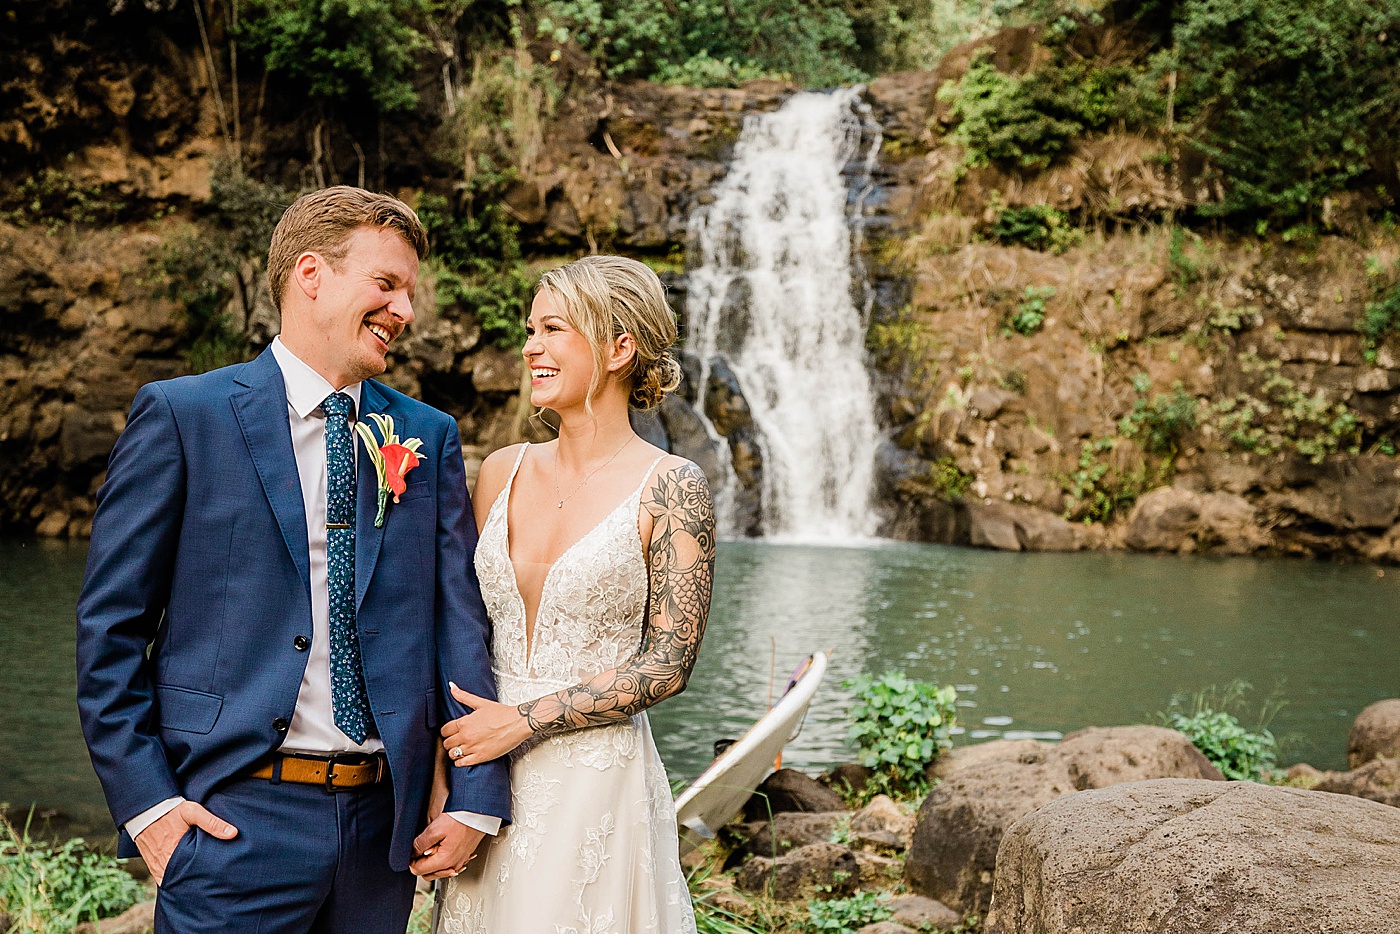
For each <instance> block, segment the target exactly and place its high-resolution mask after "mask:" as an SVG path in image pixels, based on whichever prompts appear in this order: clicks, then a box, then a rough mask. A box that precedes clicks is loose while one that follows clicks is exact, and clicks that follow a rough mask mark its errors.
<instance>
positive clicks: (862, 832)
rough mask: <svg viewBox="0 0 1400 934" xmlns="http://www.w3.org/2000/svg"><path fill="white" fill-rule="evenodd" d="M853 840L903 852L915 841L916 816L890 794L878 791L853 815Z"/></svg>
mask: <svg viewBox="0 0 1400 934" xmlns="http://www.w3.org/2000/svg"><path fill="white" fill-rule="evenodd" d="M851 840H852V841H853V842H854V843H856V844H858V845H862V846H873V847H877V848H883V849H891V850H898V851H901V852H902V851H904V850H907V849H909V844H910V843H912V842H913V841H914V816H913V815H912V814H908V813H906V812H905V810H904V809H903V808H901V807H900V806H899V805H897V804H895V803H894V801H893V800H891V798H890V797H889V795H876V796H875V797H874V798H873V799H871V801H870V803H869V804H867V805H866V806H865V807H863V808H861V809H860V810H859V811H857V812H856V813H855V814H853V815H852V816H851Z"/></svg>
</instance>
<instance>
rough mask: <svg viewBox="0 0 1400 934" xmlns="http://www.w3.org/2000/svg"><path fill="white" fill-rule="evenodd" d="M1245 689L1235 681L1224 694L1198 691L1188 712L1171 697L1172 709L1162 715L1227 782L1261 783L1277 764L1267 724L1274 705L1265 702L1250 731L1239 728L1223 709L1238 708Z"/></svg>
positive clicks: (1176, 699) (1272, 740)
mask: <svg viewBox="0 0 1400 934" xmlns="http://www.w3.org/2000/svg"><path fill="white" fill-rule="evenodd" d="M1249 690H1250V685H1249V684H1248V683H1247V682H1244V681H1235V682H1232V683H1231V684H1230V685H1229V686H1228V687H1226V688H1225V690H1224V691H1217V690H1215V689H1214V688H1212V689H1211V690H1209V691H1204V692H1201V693H1199V694H1196V695H1195V696H1194V697H1193V698H1192V701H1191V711H1190V713H1187V712H1185V711H1183V710H1181V709H1180V708H1181V707H1182V706H1183V701H1184V698H1182V697H1181V696H1177V697H1173V698H1172V705H1171V706H1172V708H1173V709H1172V710H1170V711H1168V712H1167V713H1165V714H1163V715H1162V720H1163V721H1164V722H1165V723H1166V724H1167V725H1168V726H1170V727H1171V728H1172V729H1174V730H1178V731H1179V732H1181V733H1183V734H1185V735H1186V737H1187V738H1188V739H1190V740H1191V742H1192V743H1194V744H1195V746H1196V748H1197V749H1199V750H1200V751H1201V754H1202V755H1204V756H1205V757H1206V758H1207V759H1209V760H1210V761H1211V762H1212V763H1214V764H1215V766H1216V768H1218V769H1220V772H1221V774H1223V775H1224V776H1225V777H1226V778H1227V779H1230V780H1231V781H1262V780H1263V779H1264V778H1265V777H1266V776H1267V774H1268V773H1269V772H1271V771H1273V769H1274V766H1275V765H1276V764H1277V748H1278V744H1277V743H1276V742H1275V740H1274V735H1273V734H1272V733H1270V732H1269V730H1268V723H1269V721H1270V720H1272V719H1273V716H1274V714H1276V713H1277V712H1278V709H1279V708H1278V706H1277V705H1276V704H1273V703H1271V702H1269V701H1266V702H1265V704H1264V707H1263V709H1262V710H1261V712H1260V715H1259V723H1258V726H1256V727H1255V729H1253V730H1248V729H1245V728H1244V727H1243V726H1241V725H1240V721H1239V719H1238V718H1237V717H1236V716H1235V715H1234V714H1232V713H1229V712H1228V710H1227V708H1229V707H1232V706H1238V705H1239V702H1240V700H1241V698H1242V697H1243V696H1244V695H1245V694H1246V693H1248V691H1249Z"/></svg>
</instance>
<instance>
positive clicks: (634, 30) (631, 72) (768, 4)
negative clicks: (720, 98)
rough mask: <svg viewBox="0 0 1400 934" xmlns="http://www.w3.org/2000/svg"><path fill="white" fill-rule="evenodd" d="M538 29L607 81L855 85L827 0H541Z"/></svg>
mask: <svg viewBox="0 0 1400 934" xmlns="http://www.w3.org/2000/svg"><path fill="white" fill-rule="evenodd" d="M539 12H540V16H539V20H538V29H539V32H540V33H541V34H542V35H547V36H549V37H550V38H552V39H554V41H556V42H560V43H564V42H567V41H569V40H573V41H576V42H577V43H578V44H579V45H580V46H581V47H583V48H584V49H585V50H587V51H588V53H589V54H590V55H591V56H592V57H593V59H594V61H595V62H597V63H598V67H599V68H600V70H601V71H602V72H603V73H604V74H605V75H607V76H608V77H610V78H650V79H653V80H657V81H664V82H668V83H673V84H699V85H732V84H737V83H738V82H740V81H745V80H748V79H751V78H756V77H762V76H782V77H789V78H791V79H792V80H795V81H797V82H799V83H801V84H804V85H807V86H809V87H811V86H827V85H835V84H849V83H851V82H853V81H857V80H860V78H861V77H862V75H861V73H860V72H859V71H858V70H857V69H856V68H854V67H853V66H851V65H850V64H849V63H848V61H847V59H846V55H847V54H848V53H849V52H850V51H851V50H852V49H853V47H854V46H855V36H854V35H853V34H852V32H851V20H850V17H849V16H847V14H846V13H845V11H844V10H842V9H841V7H840V5H839V4H837V3H833V2H831V0H816V2H813V3H801V4H794V3H790V2H787V0H675V2H667V0H618V2H615V3H608V4H601V3H598V2H596V0H550V2H546V3H544V4H542V7H541V9H540V11H539Z"/></svg>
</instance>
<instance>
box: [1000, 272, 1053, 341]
mask: <svg viewBox="0 0 1400 934" xmlns="http://www.w3.org/2000/svg"><path fill="white" fill-rule="evenodd" d="M1054 297H1055V287H1054V286H1051V285H1045V286H1040V285H1030V286H1026V291H1025V294H1024V296H1023V299H1022V301H1021V304H1019V305H1017V306H1016V310H1015V311H1014V312H1012V313H1011V315H1010V317H1008V318H1007V319H1006V328H1007V330H1008V331H1015V332H1016V333H1017V334H1025V335H1027V336H1029V335H1031V334H1034V333H1035V332H1036V331H1038V330H1040V326H1041V325H1042V324H1044V323H1045V303H1046V302H1048V301H1049V300H1050V299H1052V298H1054Z"/></svg>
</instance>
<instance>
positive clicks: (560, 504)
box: [555, 499, 564, 509]
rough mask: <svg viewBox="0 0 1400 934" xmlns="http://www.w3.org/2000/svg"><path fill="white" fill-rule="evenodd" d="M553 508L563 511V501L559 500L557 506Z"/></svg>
mask: <svg viewBox="0 0 1400 934" xmlns="http://www.w3.org/2000/svg"><path fill="white" fill-rule="evenodd" d="M555 508H556V509H563V508H564V501H563V500H562V499H561V500H560V501H559V505H558V506H556V507H555Z"/></svg>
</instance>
